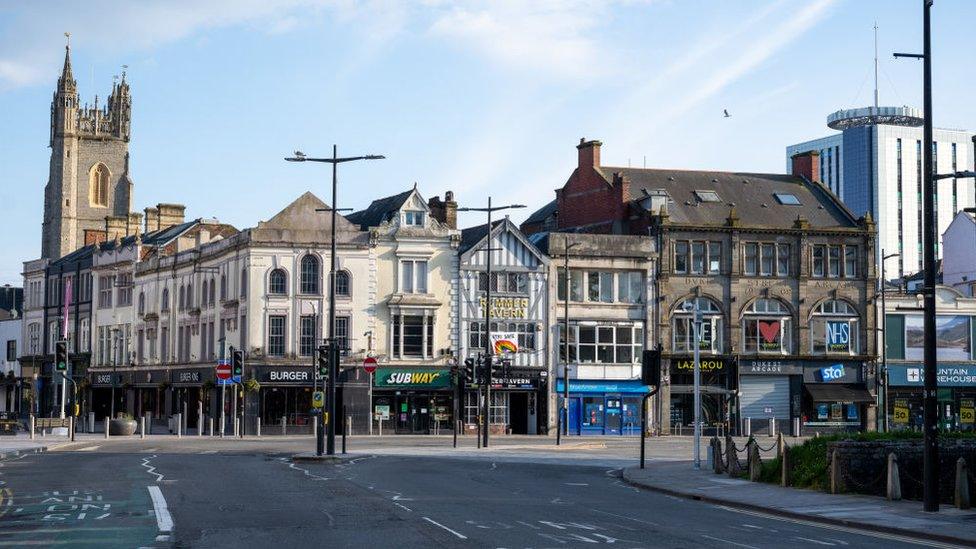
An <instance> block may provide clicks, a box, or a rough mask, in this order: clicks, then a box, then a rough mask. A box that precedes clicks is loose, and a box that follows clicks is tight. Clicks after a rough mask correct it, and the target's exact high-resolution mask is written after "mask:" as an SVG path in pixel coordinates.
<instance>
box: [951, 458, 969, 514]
mask: <svg viewBox="0 0 976 549" xmlns="http://www.w3.org/2000/svg"><path fill="white" fill-rule="evenodd" d="M955 503H956V508H958V509H969V507H970V505H969V467H968V466H967V465H966V458H959V459H957V460H956V494H955Z"/></svg>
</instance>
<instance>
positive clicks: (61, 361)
mask: <svg viewBox="0 0 976 549" xmlns="http://www.w3.org/2000/svg"><path fill="white" fill-rule="evenodd" d="M54 365H55V368H56V369H57V370H58V371H59V372H65V371H67V370H68V341H67V340H64V339H62V340H59V341H58V342H57V343H56V344H55V346H54Z"/></svg>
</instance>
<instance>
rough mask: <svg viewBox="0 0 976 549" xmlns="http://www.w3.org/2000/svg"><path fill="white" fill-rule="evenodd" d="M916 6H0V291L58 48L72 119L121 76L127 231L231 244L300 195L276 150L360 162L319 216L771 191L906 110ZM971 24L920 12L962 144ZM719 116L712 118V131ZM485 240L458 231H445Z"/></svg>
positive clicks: (247, 2)
mask: <svg viewBox="0 0 976 549" xmlns="http://www.w3.org/2000/svg"><path fill="white" fill-rule="evenodd" d="M920 5H921V2H920V1H919V0H884V1H882V0H877V1H872V0H857V1H854V0H846V1H843V0H798V1H790V0H779V1H772V2H760V1H758V0H752V1H742V2H736V1H732V0H711V1H705V0H682V1H678V0H671V1H667V0H648V1H641V0H624V1H614V0H559V1H550V0H538V1H534V2H516V1H507V0H494V1H476V0H471V1H464V0H459V1H449V0H424V1H417V2H379V1H377V2H353V1H349V0H332V1H327V0H276V1H274V2H269V1H267V0H213V1H189V0H187V1H169V2H161V1H159V2H157V1H142V2H123V1H115V2H110V1H99V0H89V1H87V2H85V3H83V4H79V3H77V2H70V1H46V2H35V1H27V0H25V1H23V2H17V1H9V0H8V1H6V2H4V3H3V4H0V120H2V121H3V124H2V125H0V164H2V165H3V166H4V167H5V168H6V170H7V171H6V173H7V176H6V177H5V181H4V183H3V184H0V220H2V221H0V223H2V225H0V226H2V227H3V229H4V234H5V235H6V238H5V239H4V242H3V245H2V248H0V283H13V284H19V283H20V275H19V273H20V270H21V267H22V265H21V263H22V262H23V261H24V260H29V259H33V258H36V257H37V256H38V255H39V254H40V230H41V217H42V207H43V188H44V184H45V182H46V180H47V176H48V160H49V149H48V148H47V140H48V131H49V130H48V127H49V108H50V100H51V93H52V92H53V89H54V86H55V83H56V80H57V76H58V73H59V71H60V66H61V61H62V59H63V54H64V50H63V48H64V37H63V33H64V32H65V31H70V32H71V33H72V40H71V42H72V59H73V66H74V71H75V76H76V78H77V80H78V85H79V88H80V93H81V96H82V101H83V102H85V101H87V102H91V101H92V100H93V98H94V96H95V95H96V94H97V95H99V97H100V98H102V100H103V99H104V97H105V96H106V95H107V93H108V91H109V90H110V88H111V84H112V77H113V75H116V74H119V72H120V70H121V69H120V67H121V66H122V65H123V64H126V65H128V67H129V68H128V79H129V82H130V83H131V86H132V94H133V123H132V142H131V144H130V152H131V158H132V173H133V177H134V180H135V199H134V207H135V209H137V210H138V211H141V210H142V208H144V207H146V206H149V205H153V204H156V203H158V202H178V203H184V204H186V205H187V206H188V208H187V215H188V216H189V217H201V216H205V217H217V218H218V219H220V220H222V221H225V222H229V223H232V224H234V225H235V226H237V227H238V228H244V227H249V226H253V225H254V224H255V223H257V221H258V220H262V219H268V218H270V217H271V216H272V215H274V213H276V212H277V211H278V210H279V209H280V208H281V207H283V206H284V205H286V204H287V203H288V202H290V201H291V200H293V199H294V198H295V197H297V196H298V195H300V194H301V193H302V192H304V191H305V190H312V191H313V192H315V193H316V194H318V195H319V196H321V197H322V198H324V199H326V200H328V191H327V185H326V183H327V178H328V172H327V171H326V170H325V169H324V166H315V165H307V164H306V165H297V164H287V163H285V162H284V161H282V157H283V156H285V155H286V154H289V153H290V152H291V151H292V150H294V149H295V148H301V149H302V150H304V151H305V152H306V153H309V154H327V153H328V152H329V150H330V148H331V146H332V144H333V143H337V144H338V145H339V151H340V154H341V153H347V154H364V153H379V154H385V155H386V156H387V158H388V159H387V160H383V161H378V162H371V163H363V164H360V165H349V166H346V167H343V168H342V170H341V171H340V185H341V189H340V198H339V202H340V204H339V206H340V207H346V206H351V207H355V208H357V209H358V208H361V207H364V206H365V205H367V204H368V203H369V201H370V200H371V199H373V198H377V197H381V196H386V195H389V194H393V193H396V192H399V191H401V190H404V189H406V188H407V187H408V186H411V185H413V183H414V182H417V183H418V184H419V187H420V190H421V192H422V193H423V194H424V195H425V196H428V197H429V196H431V195H434V194H441V195H442V194H443V192H444V191H446V190H453V191H455V194H456V196H457V198H458V200H459V202H460V203H461V204H462V205H480V204H482V203H484V201H485V199H486V196H487V195H488V193H491V194H492V195H493V197H494V199H495V201H496V203H498V202H507V201H511V202H521V203H524V204H527V205H528V206H529V208H528V209H527V210H523V211H522V212H519V213H518V215H517V216H515V217H516V218H517V220H521V219H522V218H524V217H525V216H526V215H528V213H530V212H531V211H532V210H533V209H535V208H537V207H539V206H541V205H543V204H545V203H546V202H547V201H549V200H551V199H552V198H553V196H554V195H553V189H555V188H557V187H559V186H561V185H562V184H563V183H564V182H565V180H566V178H567V177H568V176H569V174H570V173H571V171H572V169H573V167H574V166H575V163H576V151H575V149H574V146H575V144H576V143H577V142H578V141H579V138H580V137H584V136H585V137H587V138H597V139H601V140H602V141H603V142H604V147H603V163H604V164H605V165H627V164H628V163H630V164H631V165H633V166H640V165H642V164H643V163H644V162H645V158H646V165H647V166H648V167H668V168H691V169H719V170H748V171H767V172H782V171H783V169H784V165H785V159H784V148H785V146H786V145H787V144H790V143H794V142H797V141H800V140H805V139H810V138H814V137H819V136H821V135H824V134H826V133H827V132H828V131H829V130H827V128H826V126H825V117H826V116H827V114H828V113H830V112H832V111H834V110H837V109H840V108H849V107H853V106H863V105H867V104H869V103H870V102H871V94H872V91H871V90H872V81H871V67H872V55H873V53H872V51H873V49H872V48H873V46H872V40H873V38H872V26H873V24H874V22H875V21H877V23H878V26H879V28H880V31H879V32H880V38H879V42H880V45H879V49H880V52H881V76H880V81H881V82H880V83H881V86H880V87H881V102H882V103H883V104H893V105H903V104H911V105H916V106H920V104H921V100H920V96H921V65H920V63H918V62H914V61H904V60H903V61H895V60H894V59H892V58H891V55H890V54H891V52H893V51H917V50H919V49H920V47H921V7H920ZM974 18H976V3H973V2H971V1H968V0H938V1H937V2H936V6H935V8H934V11H933V24H934V34H935V39H934V42H933V50H934V54H935V64H934V89H935V104H934V115H935V123H936V125H939V126H946V127H955V128H970V129H972V128H976V119H974V118H976V110H974V109H973V108H972V100H971V95H972V84H973V82H972V80H973V77H972V73H971V67H972V58H973V53H972V51H973V49H972V40H971V34H972V28H971V22H972V21H973V20H974ZM723 109H728V110H729V112H730V113H731V114H732V117H731V118H723V117H722V110H723ZM478 222H482V220H481V219H480V218H476V217H462V219H461V223H462V225H472V224H475V223H478Z"/></svg>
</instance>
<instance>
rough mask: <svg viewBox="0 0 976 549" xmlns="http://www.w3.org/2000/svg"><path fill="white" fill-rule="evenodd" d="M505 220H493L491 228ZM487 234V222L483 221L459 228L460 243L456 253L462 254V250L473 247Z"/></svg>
mask: <svg viewBox="0 0 976 549" xmlns="http://www.w3.org/2000/svg"><path fill="white" fill-rule="evenodd" d="M504 222H505V219H499V220H497V221H493V222H492V224H491V226H492V228H495V227H497V226H498V225H500V224H502V223H504ZM487 234H488V224H487V223H483V224H481V225H478V226H476V227H468V228H467V229H461V245H460V246H459V247H458V253H461V254H463V253H464V252H466V251H468V250H470V249H471V248H473V247H475V246H476V245H477V244H478V243H479V242H481V240H482V239H483V238H484V237H485V235H487Z"/></svg>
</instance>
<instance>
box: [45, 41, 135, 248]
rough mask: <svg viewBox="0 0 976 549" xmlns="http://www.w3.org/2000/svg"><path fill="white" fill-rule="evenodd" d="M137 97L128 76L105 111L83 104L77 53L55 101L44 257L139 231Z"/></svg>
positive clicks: (67, 59) (66, 60) (115, 89)
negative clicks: (134, 156) (135, 207)
mask: <svg viewBox="0 0 976 549" xmlns="http://www.w3.org/2000/svg"><path fill="white" fill-rule="evenodd" d="M131 108H132V98H131V96H130V95H129V84H128V83H126V81H125V74H124V73H123V74H122V79H121V81H120V82H117V83H115V84H114V85H113V86H112V93H111V95H109V96H108V101H106V102H105V105H104V106H103V107H102V108H99V106H98V97H97V96H96V97H95V105H94V106H93V107H89V106H88V105H87V104H86V105H85V106H84V107H81V106H80V105H79V103H78V84H77V82H76V81H75V79H74V77H73V76H72V73H71V48H70V46H68V47H65V54H64V68H63V69H62V71H61V77H60V78H59V79H58V88H57V90H56V91H55V92H54V99H53V100H52V101H51V141H50V147H51V168H50V175H49V176H48V181H47V185H46V186H45V188H44V224H43V232H42V242H41V257H44V258H48V259H57V258H59V257H61V256H63V255H66V254H68V253H71V252H72V251H74V250H76V249H78V248H81V247H82V246H86V245H88V244H93V243H96V242H101V241H104V240H106V239H114V238H115V237H117V236H125V235H126V234H132V233H135V232H137V231H138V230H139V225H140V223H141V217H142V216H141V215H140V214H136V213H130V212H131V210H132V186H133V185H132V180H131V179H130V177H129V125H130V119H131Z"/></svg>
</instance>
